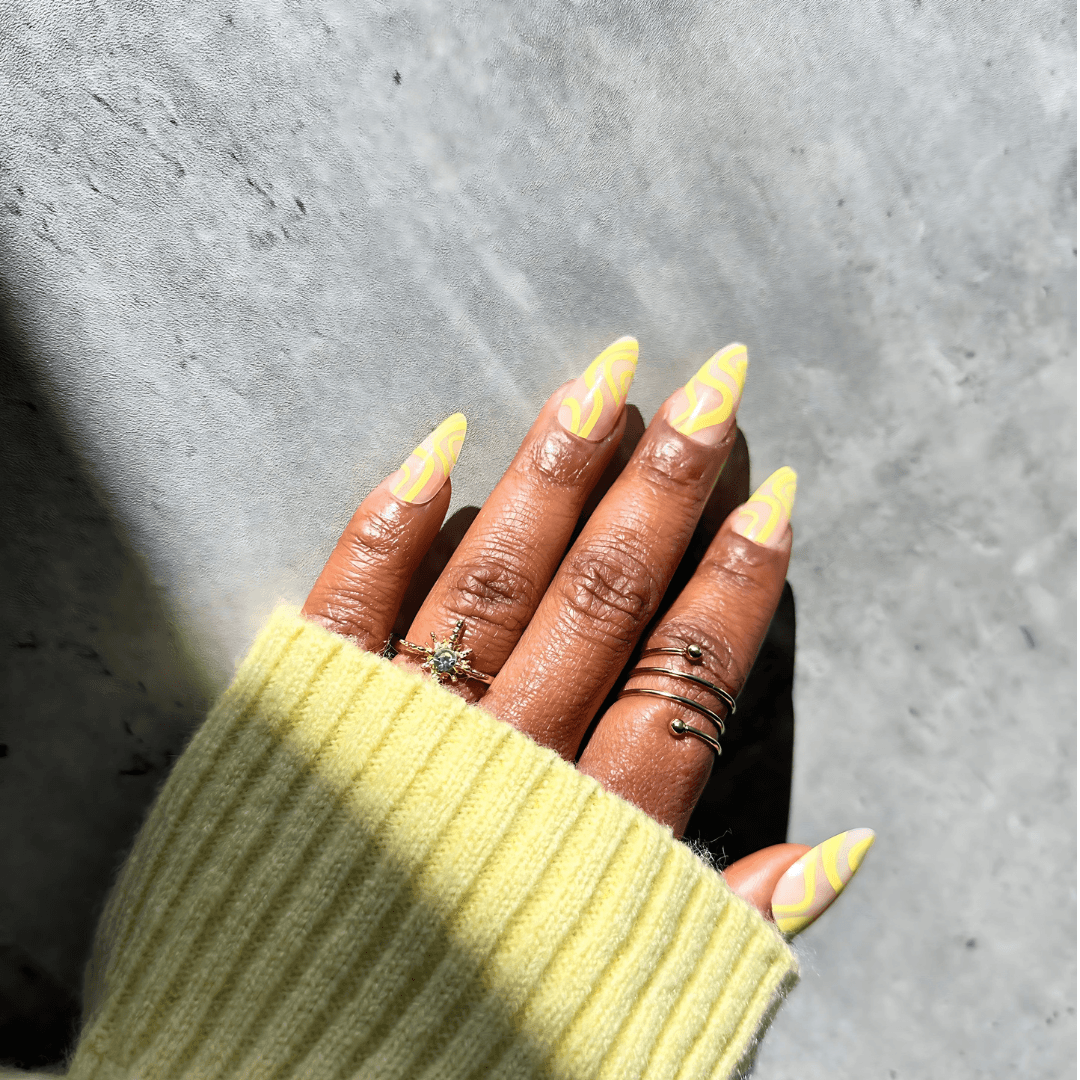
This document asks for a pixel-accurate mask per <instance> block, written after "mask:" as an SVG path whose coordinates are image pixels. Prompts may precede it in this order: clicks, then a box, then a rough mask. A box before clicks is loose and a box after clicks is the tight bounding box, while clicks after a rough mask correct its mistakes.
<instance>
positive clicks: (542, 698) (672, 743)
mask: <svg viewBox="0 0 1080 1080" xmlns="http://www.w3.org/2000/svg"><path fill="white" fill-rule="evenodd" d="M637 354H638V346H637V342H636V341H635V340H634V339H633V338H621V339H619V340H618V341H616V342H614V343H613V344H612V345H611V346H609V347H608V348H607V349H606V350H604V352H603V353H601V354H600V356H598V357H597V358H596V360H595V361H593V363H592V364H590V365H589V367H588V369H587V370H586V372H585V373H584V375H583V376H582V377H581V378H579V379H578V380H576V381H575V382H573V383H570V384H567V385H565V386H563V387H561V388H560V389H559V390H558V391H556V393H555V394H554V395H553V396H552V397H551V398H550V399H549V401H548V402H547V404H546V405H545V406H544V408H543V409H542V410H541V412H540V415H539V417H538V418H537V420H536V422H535V423H534V424H533V426H532V428H531V429H530V431H529V433H528V434H527V435H526V437H525V440H524V442H523V443H522V445H521V448H520V449H519V451H518V453H517V455H516V457H515V458H514V460H513V461H512V462H511V464H510V467H509V469H508V470H507V472H506V474H505V475H504V476H503V478H502V480H501V481H500V482H499V484H498V485H497V486H496V488H495V490H494V491H493V492H492V494H491V496H490V497H489V498H488V500H487V502H486V503H485V504H484V506H483V508H482V509H481V510H480V512H479V514H478V515H477V517H476V519H475V521H474V522H473V523H472V525H471V527H470V528H469V530H468V532H467V534H466V535H465V537H464V538H463V539H462V541H461V542H460V544H459V545H458V547H457V549H456V551H454V552H453V554H452V556H451V557H450V558H449V561H448V562H447V563H446V565H445V568H444V569H443V570H442V573H441V574H440V575H439V577H438V579H437V580H436V581H435V583H434V585H433V587H432V588H431V590H430V592H429V593H428V594H427V596H426V598H424V600H423V602H422V604H421V605H420V607H419V610H418V612H417V613H416V615H415V618H414V619H413V620H412V623H411V625H410V626H409V628H408V631H407V633H406V634H405V635H404V637H405V643H404V644H399V645H398V648H399V650H400V652H399V655H398V656H397V657H396V659H395V662H396V663H401V664H409V665H414V666H416V665H420V664H422V663H423V664H426V666H427V669H428V670H429V672H430V673H431V674H432V675H433V676H435V675H437V676H438V677H440V678H441V679H442V680H443V681H446V682H447V685H448V686H449V688H450V689H452V690H454V691H455V692H457V693H458V694H460V695H461V696H462V697H464V698H465V699H466V700H468V701H470V702H472V703H475V704H478V705H480V706H481V707H482V708H484V709H486V710H488V711H490V712H491V713H493V714H494V715H495V716H496V717H498V718H499V719H500V720H503V721H505V722H506V723H509V724H512V725H513V726H514V727H516V728H518V729H519V730H520V731H522V732H524V733H525V734H527V735H529V736H530V737H531V738H533V739H534V740H535V741H536V742H538V743H541V744H542V745H544V746H548V747H550V748H552V749H553V750H555V751H556V752H558V753H559V754H561V755H562V756H563V757H565V758H566V759H568V760H575V758H576V759H577V761H578V767H579V768H580V769H581V770H582V771H584V772H586V773H588V774H590V775H592V776H593V777H595V778H596V779H597V780H598V781H599V782H600V783H601V784H603V785H604V786H605V787H607V788H608V789H610V790H611V791H613V792H615V793H616V794H618V795H620V796H622V797H623V798H625V799H627V800H628V801H630V802H632V803H634V804H636V805H637V806H639V807H640V808H641V809H642V810H644V811H645V812H646V813H648V814H650V815H651V816H652V817H654V818H655V819H656V820H657V821H659V822H661V823H663V824H666V825H668V826H670V827H671V828H672V830H673V831H674V832H675V834H676V835H677V836H678V835H681V834H682V832H683V830H684V828H685V826H686V823H687V820H688V819H689V817H690V813H691V811H692V810H693V808H694V805H695V803H696V801H697V799H698V798H699V796H700V795H701V792H702V790H703V788H704V786H705V783H706V781H707V780H708V778H709V774H710V771H711V769H712V767H713V762H714V758H715V753H714V746H713V743H714V741H715V740H716V739H717V738H718V737H719V736H720V734H721V731H722V720H723V719H724V718H725V716H726V713H727V711H728V710H727V706H726V705H725V703H724V701H725V695H730V697H731V699H734V698H736V697H737V696H738V694H739V691H740V689H741V688H742V685H743V682H744V680H745V679H746V676H747V673H748V672H749V670H750V668H751V666H752V664H753V662H754V658H755V657H756V655H757V652H758V649H759V648H760V646H761V642H762V639H763V637H764V635H765V631H766V629H767V628H768V625H769V621H770V619H771V617H772V614H773V612H774V610H775V609H776V605H777V603H778V601H779V598H780V593H781V590H782V588H783V584H784V579H785V575H786V572H787V565H788V558H789V555H790V551H791V543H792V532H791V527H790V524H789V517H790V514H791V509H792V504H793V502H794V497H795V483H796V478H795V473H794V472H793V471H792V470H791V469H787V468H784V469H780V470H778V471H777V472H776V473H774V474H773V475H772V476H770V477H769V478H768V480H766V481H765V483H764V484H763V485H762V486H761V487H760V488H759V489H758V491H757V492H756V493H755V494H754V496H753V497H752V498H751V499H749V500H747V499H746V491H745V490H743V491H741V492H739V491H738V488H739V487H740V486H742V487H743V488H744V489H745V488H746V487H747V481H746V479H745V477H746V476H747V474H748V470H747V469H746V468H745V465H744V467H743V468H742V469H741V470H738V469H737V470H735V471H734V479H733V481H732V482H727V479H726V478H725V483H721V484H718V483H717V481H718V479H719V478H720V476H721V470H722V469H723V468H724V465H725V462H726V461H728V459H729V456H731V455H732V451H733V448H735V447H736V446H737V445H740V440H741V435H740V434H739V432H738V430H737V428H736V410H737V408H738V403H739V399H740V396H741V393H742V388H743V381H744V377H745V371H746V350H745V349H744V348H743V347H742V346H741V345H732V346H728V347H727V348H726V349H723V350H721V351H720V352H718V353H717V354H716V355H715V356H713V357H711V358H710V360H709V361H707V362H706V364H705V365H704V366H703V367H702V368H701V369H700V371H699V372H698V373H697V374H696V375H695V376H694V377H693V378H692V379H691V380H690V382H689V383H687V385H686V386H685V387H683V388H682V389H680V390H678V391H677V392H676V393H675V394H673V395H672V397H670V398H669V399H668V400H667V401H666V402H665V403H664V404H663V405H662V406H661V408H660V410H659V412H658V413H657V415H656V417H655V418H654V420H653V421H652V423H651V424H650V425H649V427H648V429H647V430H646V431H645V432H644V434H643V435H642V436H641V438H640V441H639V442H638V443H637V446H636V447H635V448H634V449H633V452H632V454H631V455H630V456H629V459H628V460H627V461H626V462H625V464H624V465H623V467H622V468H621V469H620V468H618V462H617V461H616V455H617V452H618V451H619V448H620V444H621V443H622V440H623V435H624V429H625V426H626V409H625V401H626V394H627V391H628V390H629V386H630V382H631V380H632V378H633V375H634V371H635V368H636V364H637ZM465 430H466V422H465V418H464V417H463V416H462V415H461V414H455V415H454V416H452V417H450V418H449V419H448V420H446V421H444V423H443V424H441V425H440V426H439V427H438V428H436V430H435V431H434V432H433V433H432V435H431V436H429V438H428V439H426V440H425V441H424V442H423V443H422V444H421V445H420V446H419V447H417V449H416V451H414V453H413V454H412V455H411V456H410V457H409V458H408V459H407V461H406V462H405V464H404V465H403V466H402V468H401V469H399V470H398V471H397V472H396V473H394V474H393V475H391V476H390V477H388V478H387V479H386V480H384V481H383V482H382V483H381V484H380V485H379V486H378V487H377V488H375V490H374V491H373V492H372V493H371V494H370V495H369V496H368V497H367V498H366V499H365V500H364V501H363V503H362V504H361V505H360V507H359V509H358V510H357V511H356V514H355V515H354V516H353V519H352V520H351V522H350V523H349V525H348V527H347V528H346V529H345V532H344V533H343V535H342V537H341V539H340V540H339V541H338V544H337V547H336V548H335V550H334V552H333V554H332V555H331V557H330V559H329V561H328V562H327V564H326V567H325V568H324V570H323V572H322V574H321V575H320V577H319V579H318V581H317V582H316V584H315V587H314V588H313V590H312V592H311V595H310V596H309V597H308V599H307V602H306V603H305V605H304V608H303V612H304V614H305V615H306V616H307V617H308V618H311V619H313V620H315V621H317V622H319V623H321V624H322V625H324V626H326V627H327V628H329V629H330V630H333V631H334V632H336V633H338V634H341V635H343V636H344V637H347V638H349V639H351V640H352V641H353V642H355V643H356V644H357V645H358V646H360V647H361V648H363V649H368V650H371V651H374V652H379V651H382V650H383V648H384V646H385V645H386V642H387V640H388V638H389V637H390V635H391V631H392V628H393V626H394V623H395V619H396V617H397V616H398V613H399V609H400V608H401V605H402V601H403V597H404V596H405V593H406V590H407V588H408V587H409V584H410V581H411V580H412V579H413V576H414V574H415V573H416V571H417V570H418V568H419V567H420V565H421V562H422V561H423V559H424V557H425V554H426V553H427V552H428V550H429V548H430V547H431V545H432V543H433V542H434V540H435V538H436V536H437V534H438V533H439V529H440V527H441V525H442V522H443V518H444V516H445V514H446V510H447V508H448V506H449V503H450V483H449V476H450V471H451V470H452V468H453V466H454V464H455V463H456V461H457V457H458V453H459V451H460V448H461V444H462V440H463V439H464V436H465ZM741 447H742V450H743V459H745V444H744V443H741ZM736 456H738V455H736ZM728 475H729V476H730V475H732V474H728ZM740 480H741V485H740ZM714 489H715V490H714ZM597 492H599V493H600V494H602V497H601V498H599V500H598V501H596V498H595V495H596V493H597ZM734 494H739V495H740V497H739V498H737V499H733V497H732V496H733V495H734ZM736 502H741V503H742V505H741V506H737V507H735V503H736ZM593 503H595V505H592V504H593ZM725 504H726V505H725ZM732 507H735V508H734V509H732ZM718 510H723V514H722V515H720V514H718ZM729 511H730V512H729ZM582 517H584V524H583V525H582V526H581V527H580V532H579V533H578V535H577V537H576V539H574V536H575V532H576V531H577V530H578V528H579V519H581V518H582ZM703 520H704V522H705V523H706V524H705V537H704V541H705V542H704V543H699V544H697V545H695V546H696V547H697V550H696V551H693V552H691V554H690V555H689V556H688V554H687V552H688V548H689V547H690V545H691V540H692V538H693V537H694V536H695V530H697V529H698V526H699V522H701V521H703ZM720 521H722V524H720V525H719V528H717V524H718V523H719V522H720ZM698 535H699V537H700V536H701V533H700V532H699V533H698ZM568 549H569V550H568ZM673 582H674V586H673ZM658 615H659V618H657V616H658ZM646 631H647V633H646ZM643 635H645V638H644V642H643V644H644V648H645V651H646V654H648V650H652V649H660V648H662V649H668V650H671V649H679V650H681V649H686V648H687V647H688V646H698V647H700V653H701V655H700V660H698V658H697V655H696V653H695V654H694V655H690V654H683V655H675V654H672V653H670V652H667V653H660V654H649V655H646V656H645V657H644V658H642V660H641V667H643V668H646V667H648V668H656V669H660V668H662V669H667V670H668V671H669V672H675V673H676V674H657V675H653V674H632V675H630V677H629V678H628V680H627V684H628V686H627V688H628V689H629V690H630V691H632V693H630V694H629V695H628V696H624V697H621V698H619V699H618V700H615V701H614V702H613V703H612V704H611V705H610V706H609V707H608V708H607V709H606V710H605V711H603V713H602V715H600V716H599V718H598V719H596V718H597V714H598V713H599V712H600V710H601V707H602V705H603V704H604V702H605V699H606V698H607V696H608V694H609V691H611V689H612V687H613V686H614V685H615V683H616V681H617V680H618V679H619V677H620V674H621V673H622V672H623V671H624V668H626V666H627V663H628V661H630V659H631V657H632V656H633V655H635V649H636V646H638V644H639V639H641V638H642V636H643ZM437 643H442V646H443V647H442V649H441V650H440V652H439V656H433V650H435V649H436V646H437ZM425 649H426V650H428V651H427V653H425V652H424V650H425ZM466 652H467V656H466V655H465V653H466ZM440 666H441V667H442V668H445V669H446V670H442V671H436V670H434V669H435V668H438V667H440ZM477 675H480V676H488V678H483V677H476V676H477ZM697 680H704V682H701V681H697ZM710 684H711V686H710ZM717 688H718V689H717ZM672 695H674V696H677V697H679V698H682V699H684V700H686V701H689V702H692V703H694V704H693V705H686V704H681V703H679V702H678V701H675V700H672ZM709 714H712V716H713V719H710V718H709ZM591 725H592V726H591ZM590 729H591V735H590V737H589V738H588V740H587V742H586V743H585V746H584V749H582V748H581V746H582V741H583V739H584V738H585V736H586V733H587V731H589V730H590ZM579 753H580V756H579ZM864 834H868V835H864ZM871 841H872V834H869V831H868V830H854V831H853V832H851V833H847V834H842V836H841V837H840V838H836V843H834V844H833V848H835V850H829V851H826V852H825V856H826V858H830V857H831V858H832V861H833V863H834V872H833V873H831V874H830V873H829V872H828V871H827V870H825V868H824V867H822V868H820V869H819V871H818V872H817V873H816V877H811V878H809V879H808V880H810V881H811V882H812V884H811V887H810V888H809V890H807V891H806V895H805V897H804V896H803V895H802V892H803V885H802V882H803V880H804V876H803V873H802V870H803V863H802V862H801V860H802V857H803V856H804V855H806V854H807V853H808V852H809V851H810V849H809V848H808V847H806V846H803V845H797V844H780V845H776V846H774V847H770V848H766V849H763V850H761V851H758V852H756V853H754V854H753V855H750V856H748V857H747V858H744V859H740V860H739V861H738V862H736V863H735V864H733V865H732V866H730V867H729V868H728V869H727V870H726V871H725V877H726V878H727V881H728V884H729V885H730V886H731V887H732V889H733V890H734V891H735V892H737V893H738V894H739V895H741V896H742V897H743V898H744V899H746V900H747V901H749V902H750V903H752V904H754V905H755V906H756V907H757V908H758V909H759V910H760V911H761V912H762V914H764V915H765V916H766V917H767V918H771V917H772V914H773V912H772V901H773V898H774V893H776V892H777V886H778V883H779V882H780V881H781V878H782V877H784V881H785V882H790V884H789V885H788V888H787V892H792V891H794V893H796V894H797V895H795V896H793V897H789V896H787V895H783V896H781V899H783V900H785V901H787V902H788V903H789V905H791V904H794V905H795V906H799V905H800V904H801V907H802V908H805V909H806V910H805V911H802V910H800V911H799V912H798V913H796V915H795V917H794V919H793V920H792V921H791V922H789V925H788V926H787V927H785V926H784V921H783V920H782V921H781V925H782V928H790V929H792V930H796V929H801V928H802V925H805V923H806V922H808V921H810V919H811V918H813V917H816V915H817V914H820V911H821V910H823V909H824V907H825V906H827V903H828V902H831V900H832V899H833V898H835V896H836V894H837V893H838V891H839V890H838V889H837V888H836V885H837V876H838V873H837V871H836V869H835V867H837V866H840V865H841V863H842V864H843V866H842V872H839V877H840V878H841V879H842V880H841V881H840V882H839V883H840V886H841V887H842V885H843V884H844V883H846V880H847V878H849V877H850V873H851V872H854V869H855V868H856V867H857V865H858V861H859V859H861V857H862V854H863V853H864V852H865V850H866V848H867V847H868V846H869V843H870V842H871ZM825 846H826V845H823V847H825ZM819 851H820V849H814V852H815V855H814V856H812V857H811V860H810V861H813V860H814V859H817V853H818V852H819ZM843 856H846V858H842V857H843ZM818 861H820V860H818ZM797 862H799V864H800V865H799V866H797V867H796V866H795V865H794V864H796V863H797ZM789 869H790V870H791V873H790V874H787V875H786V876H785V872H786V871H789ZM830 883H831V884H830ZM788 914H790V912H789V913H788ZM796 923H799V924H801V925H798V926H796V925H795V924H796Z"/></svg>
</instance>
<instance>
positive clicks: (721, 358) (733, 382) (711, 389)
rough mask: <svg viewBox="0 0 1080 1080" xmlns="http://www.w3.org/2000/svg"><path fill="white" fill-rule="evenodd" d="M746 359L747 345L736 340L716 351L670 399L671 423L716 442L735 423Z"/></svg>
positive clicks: (692, 435) (695, 436)
mask: <svg viewBox="0 0 1080 1080" xmlns="http://www.w3.org/2000/svg"><path fill="white" fill-rule="evenodd" d="M746 363H747V353H746V346H745V345H740V344H738V343H737V342H736V343H735V344H733V345H727V346H725V347H724V348H723V349H721V350H720V351H719V352H716V353H713V355H712V356H710V357H709V359H708V360H706V361H705V363H704V364H702V365H701V367H700V368H699V369H698V370H697V372H696V373H695V375H694V377H693V378H692V379H691V380H690V381H689V382H688V383H687V384H686V385H685V386H684V387H683V388H682V389H681V390H680V391H678V393H676V394H675V396H674V397H673V398H672V399H671V402H670V403H669V405H668V407H667V421H668V423H669V424H671V426H672V427H673V428H674V429H675V430H676V431H677V432H679V433H680V434H681V435H686V436H688V437H689V438H691V439H693V440H694V441H695V442H699V443H702V444H704V445H705V446H716V445H717V443H719V442H721V441H722V440H723V439H724V437H725V436H726V435H727V433H728V432H729V431H730V430H731V427H732V425H733V424H734V423H735V411H736V410H737V409H738V407H739V401H740V400H741V398H742V392H743V386H744V385H745V383H746Z"/></svg>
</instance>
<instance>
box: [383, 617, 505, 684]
mask: <svg viewBox="0 0 1080 1080" xmlns="http://www.w3.org/2000/svg"><path fill="white" fill-rule="evenodd" d="M464 632H465V620H464V619H458V621H457V625H456V626H455V627H454V632H453V633H452V634H451V635H450V637H449V638H448V639H447V640H445V641H440V640H439V639H438V638H436V637H435V631H434V630H432V632H431V647H430V648H429V647H428V646H427V645H417V644H415V642H412V641H406V640H405V639H404V638H400V637H399V638H397V639H396V640H395V639H394V638H391V639H390V640H389V641H388V642H387V649H386V650H385V651H384V653H383V655H384V656H385V655H386V654H387V653H388V652H390V651H391V649H393V650H395V651H396V650H397V649H401V650H404V651H405V652H407V653H411V654H412V655H413V656H420V657H423V663H422V664H421V667H426V668H427V669H428V671H430V672H431V677H432V678H433V679H435V680H436V682H445V681H446V680H449V681H450V682H452V683H456V682H457V681H458V679H459V678H460V679H473V680H475V681H476V682H482V683H485V684H486V685H488V686H490V685H491V684H492V683H493V682H494V681H495V676H494V675H485V674H484V672H482V671H477V670H476V668H474V667H473V666H472V665H471V664H470V663H469V661H468V657H469V654H470V653H471V652H472V650H471V649H461V648H458V644H459V642H460V641H461V638H462V635H463V634H464Z"/></svg>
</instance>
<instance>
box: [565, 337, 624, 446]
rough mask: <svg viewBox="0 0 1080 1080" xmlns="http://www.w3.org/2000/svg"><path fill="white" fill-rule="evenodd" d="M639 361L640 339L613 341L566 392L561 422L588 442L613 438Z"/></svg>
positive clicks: (573, 433) (568, 429) (622, 338)
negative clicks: (612, 433)
mask: <svg viewBox="0 0 1080 1080" xmlns="http://www.w3.org/2000/svg"><path fill="white" fill-rule="evenodd" d="M637 361H638V343H637V338H632V337H621V338H619V340H618V341H613V342H612V343H611V344H610V345H609V346H608V347H607V348H606V349H605V350H604V351H603V352H602V353H601V354H600V355H599V356H598V357H597V358H596V359H595V360H594V361H593V362H592V363H591V364H590V365H589V366H588V367H587V368H586V369H585V374H584V375H582V376H581V378H579V379H577V380H575V382H574V384H573V386H571V387H570V389H569V390H568V391H567V392H566V397H564V398H563V400H562V405H561V406H560V407H559V423H560V424H562V426H563V427H564V428H566V430H567V431H569V432H570V433H571V434H572V435H580V436H581V438H583V439H588V440H589V442H599V441H600V440H601V439H603V438H606V437H607V436H608V435H610V434H611V429H612V428H613V427H614V426H615V421H616V420H618V419H619V414H620V413H621V412H622V408H623V404H624V402H625V401H626V395H627V393H628V392H629V390H630V384H631V383H632V382H633V381H634V372H635V371H637Z"/></svg>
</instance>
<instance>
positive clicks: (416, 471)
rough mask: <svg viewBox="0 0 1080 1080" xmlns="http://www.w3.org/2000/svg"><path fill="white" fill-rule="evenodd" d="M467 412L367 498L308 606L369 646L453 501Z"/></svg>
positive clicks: (386, 626)
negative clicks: (453, 479) (452, 479)
mask: <svg viewBox="0 0 1080 1080" xmlns="http://www.w3.org/2000/svg"><path fill="white" fill-rule="evenodd" d="M466 427H467V425H466V421H465V417H464V416H463V415H462V414H461V413H454V415H453V416H449V417H447V418H446V419H445V420H444V421H443V422H442V423H441V424H440V425H439V426H438V427H437V428H436V429H435V430H434V431H433V432H432V433H431V434H430V435H429V436H428V437H427V438H426V439H424V441H423V442H422V443H420V445H419V446H418V447H417V448H416V449H415V450H414V451H413V452H412V453H411V454H410V455H409V456H408V457H407V458H406V459H405V462H404V464H403V465H402V466H401V468H400V469H398V470H397V471H396V472H394V473H392V474H391V475H390V476H388V477H387V478H386V479H385V480H384V481H383V482H382V483H381V484H379V486H378V487H376V488H375V490H374V491H372V493H371V494H370V495H368V497H367V498H366V499H364V501H363V502H362V503H361V504H360V506H359V507H358V509H357V511H356V513H355V514H353V517H352V520H351V521H350V522H349V524H348V525H347V526H346V527H345V531H344V532H343V533H342V534H341V538H340V539H339V540H338V542H337V546H336V547H335V548H334V551H333V553H332V554H331V556H330V558H329V559H328V560H327V562H326V566H324V567H323V571H322V573H321V574H320V575H319V578H318V580H317V581H316V582H315V585H314V587H313V588H312V590H311V593H310V595H309V596H308V598H307V601H306V602H305V603H304V606H303V608H302V609H301V613H302V614H303V615H305V616H307V617H308V618H309V619H312V620H314V621H315V622H318V623H321V624H322V625H323V626H325V627H326V628H327V629H328V630H332V631H333V632H334V633H336V634H340V635H341V636H342V637H347V638H349V639H350V640H351V641H353V642H354V643H355V644H356V645H359V646H360V648H362V649H368V650H369V651H371V652H379V651H380V650H381V649H382V648H383V646H384V645H385V644H386V641H387V638H389V636H390V631H391V630H392V629H393V626H394V618H395V616H396V615H397V611H398V608H399V607H400V606H401V600H402V597H403V596H404V595H405V590H406V588H407V587H408V584H409V581H410V579H411V578H412V575H413V573H414V572H415V571H416V568H417V567H418V566H419V565H420V562H421V560H422V559H423V558H424V555H425V554H426V552H427V550H428V548H429V547H431V544H432V542H433V541H434V540H435V537H436V536H437V535H438V532H439V526H440V525H442V520H443V518H444V517H445V516H446V510H447V507H448V506H449V505H450V473H451V471H452V470H453V468H454V465H455V464H456V463H457V459H458V454H459V453H460V452H461V444H462V442H463V441H464V439H465V431H466Z"/></svg>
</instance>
